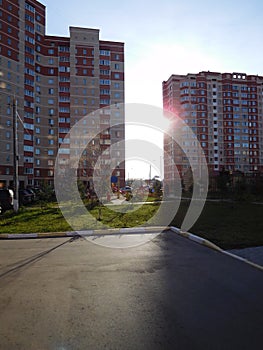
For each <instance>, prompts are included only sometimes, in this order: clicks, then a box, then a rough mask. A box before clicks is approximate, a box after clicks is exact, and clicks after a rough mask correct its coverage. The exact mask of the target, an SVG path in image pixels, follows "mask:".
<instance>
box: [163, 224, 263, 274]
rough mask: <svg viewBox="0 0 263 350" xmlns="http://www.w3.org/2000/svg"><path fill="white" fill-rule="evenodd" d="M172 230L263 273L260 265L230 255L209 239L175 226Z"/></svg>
mask: <svg viewBox="0 0 263 350" xmlns="http://www.w3.org/2000/svg"><path fill="white" fill-rule="evenodd" d="M170 230H171V231H173V232H175V233H177V234H178V235H180V236H183V237H186V238H188V239H190V240H191V241H194V242H196V243H199V244H201V245H204V246H206V247H208V248H210V249H214V250H216V251H218V252H220V253H223V254H225V255H228V256H230V257H232V258H234V259H237V260H240V261H243V262H244V263H246V264H249V265H251V266H253V267H256V268H257V269H260V270H261V271H263V266H261V265H258V264H256V263H253V262H252V261H250V260H247V259H245V258H242V257H241V256H238V255H235V254H233V253H229V252H227V251H226V250H224V249H222V248H220V247H218V246H217V245H216V244H214V243H212V242H210V241H208V240H207V239H204V238H202V237H199V236H196V235H194V234H192V233H190V232H185V231H182V230H180V229H179V228H178V227H174V226H171V227H170Z"/></svg>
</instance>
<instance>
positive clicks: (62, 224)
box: [0, 200, 263, 249]
mask: <svg viewBox="0 0 263 350" xmlns="http://www.w3.org/2000/svg"><path fill="white" fill-rule="evenodd" d="M131 205H132V207H130V208H133V209H136V208H137V205H136V204H131ZM188 206H189V201H187V200H182V202H181V205H180V208H179V210H178V213H177V214H176V216H175V218H174V220H173V221H172V222H171V225H173V226H176V227H180V226H181V224H182V221H183V218H184V216H185V213H186V212H187V208H188ZM127 208H129V206H127ZM158 208H159V204H158V203H151V204H147V205H143V206H141V207H140V208H139V209H138V210H135V211H131V212H129V211H128V212H126V213H119V212H116V211H113V210H111V209H110V208H109V207H108V208H107V207H103V206H102V207H101V209H100V214H99V208H98V207H95V208H93V209H91V210H90V211H89V212H90V213H91V214H92V215H93V216H94V217H95V218H96V219H98V218H99V217H100V219H101V220H100V223H102V224H105V225H107V226H108V227H115V228H121V227H134V226H138V225H141V224H144V223H145V222H146V221H147V220H149V219H150V218H151V217H152V216H153V215H154V214H155V213H156V211H157V210H158ZM75 209H76V208H72V214H73V216H74V211H75ZM77 222H78V225H79V226H78V229H79V230H81V229H83V228H84V229H87V226H85V227H83V223H82V220H81V217H78V218H77ZM85 222H86V221H85ZM86 225H87V222H86ZM89 228H90V229H96V228H99V225H98V224H96V223H94V221H93V222H90V226H89ZM64 231H72V228H71V227H70V226H69V224H68V223H67V221H66V220H65V219H64V217H63V215H62V213H61V211H60V209H59V208H58V206H57V204H55V203H53V204H49V205H48V206H47V207H46V208H44V209H43V208H42V209H41V208H40V207H39V206H36V205H35V206H32V207H22V208H20V210H19V213H17V214H15V213H13V212H12V211H10V212H6V213H5V214H4V215H2V216H0V234H1V233H32V232H33V233H34V232H64ZM190 232H192V233H194V234H196V235H199V236H201V237H204V238H206V239H208V240H210V241H212V242H213V243H215V244H217V245H219V246H220V247H221V248H223V249H230V248H242V247H250V246H259V245H263V205H260V204H252V203H247V202H226V201H225V202H211V201H207V202H206V204H205V207H204V210H203V212H202V214H201V216H200V217H199V219H198V220H197V222H196V223H195V224H194V226H193V227H192V228H191V229H190Z"/></svg>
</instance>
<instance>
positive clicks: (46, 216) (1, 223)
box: [0, 203, 159, 234]
mask: <svg viewBox="0 0 263 350" xmlns="http://www.w3.org/2000/svg"><path fill="white" fill-rule="evenodd" d="M136 207H138V210H136ZM158 208H159V204H158V203H152V204H147V205H143V206H139V205H135V204H131V205H127V207H126V209H127V211H126V212H125V213H123V212H116V211H113V210H111V209H110V208H109V207H104V206H102V207H100V209H99V207H98V206H96V207H95V208H93V209H91V210H89V212H90V214H92V216H93V217H94V218H95V219H100V220H99V223H98V222H96V220H90V219H89V217H88V216H87V215H86V216H85V217H83V215H79V214H78V208H77V207H76V206H69V207H68V210H69V214H70V216H71V217H73V218H75V219H76V220H75V223H76V224H75V226H74V227H75V229H78V230H83V229H97V228H100V226H101V224H102V225H103V224H104V225H105V227H112V228H122V227H135V226H138V225H142V224H144V223H145V222H146V221H147V220H149V219H150V218H151V217H152V216H153V215H154V214H155V212H156V211H157V210H158ZM129 209H130V211H129ZM99 211H100V214H99ZM63 231H72V228H71V227H70V225H69V224H68V223H67V221H66V220H65V219H64V217H63V215H62V213H61V211H60V209H59V208H58V206H57V204H55V203H52V204H49V205H48V206H47V207H46V208H40V207H39V206H37V205H34V206H28V207H22V208H20V209H19V212H18V213H17V214H15V213H14V212H12V211H8V212H6V213H5V214H4V215H2V216H0V234H1V233H37V232H63Z"/></svg>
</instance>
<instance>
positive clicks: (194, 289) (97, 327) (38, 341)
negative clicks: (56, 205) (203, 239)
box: [0, 231, 263, 350]
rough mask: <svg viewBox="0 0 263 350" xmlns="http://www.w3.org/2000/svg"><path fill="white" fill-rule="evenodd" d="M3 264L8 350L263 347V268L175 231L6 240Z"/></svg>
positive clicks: (0, 333) (0, 285) (1, 334)
mask: <svg viewBox="0 0 263 350" xmlns="http://www.w3.org/2000/svg"><path fill="white" fill-rule="evenodd" d="M132 237H135V236H134V235H133V236H131V239H133V238H132ZM120 239H121V237H120ZM0 259H1V260H0V349H1V350H2V349H3V350H9V349H10V350H16V349H25V350H31V349H32V350H49V349H50V350H82V349H83V350H84V349H85V350H89V349H91V350H97V349H99V350H100V349H107V350H118V349H121V350H122V349H125V350H129V349H136V350H148V349H149V350H155V349H162V350H163V349H176V350H181V349H182V350H188V349H189V350H195V349H202V350H204V349H212V350H214V349H218V350H221V349H224V350H225V349H231V350H235V349H242V350H246V349H249V350H250V349H253V350H256V349H261V348H262V339H263V338H262V325H263V298H262V296H263V278H262V276H263V275H262V271H260V270H258V269H256V268H255V267H252V266H250V265H248V264H245V263H244V262H242V261H239V260H235V259H233V258H232V257H229V256H226V255H224V254H222V253H220V252H217V251H214V250H211V249H209V248H207V247H204V246H201V245H199V244H197V243H195V242H192V241H190V240H187V239H186V238H183V237H180V236H178V235H176V234H175V233H172V232H170V231H169V232H166V233H163V234H162V235H160V236H158V237H157V238H155V239H154V240H153V241H151V242H150V243H146V244H144V245H141V246H139V247H136V248H129V249H110V248H104V247H101V246H98V245H95V244H92V243H90V242H88V241H86V240H85V239H84V238H79V239H75V240H73V239H72V240H70V239H68V238H53V239H27V240H6V241H3V240H1V241H0Z"/></svg>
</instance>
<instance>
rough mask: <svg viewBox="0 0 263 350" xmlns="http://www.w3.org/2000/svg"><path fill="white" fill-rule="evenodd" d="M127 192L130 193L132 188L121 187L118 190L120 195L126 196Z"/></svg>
mask: <svg viewBox="0 0 263 350" xmlns="http://www.w3.org/2000/svg"><path fill="white" fill-rule="evenodd" d="M127 192H129V193H131V192H132V187H130V186H125V187H122V188H120V193H121V194H123V195H124V194H126V193H127Z"/></svg>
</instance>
